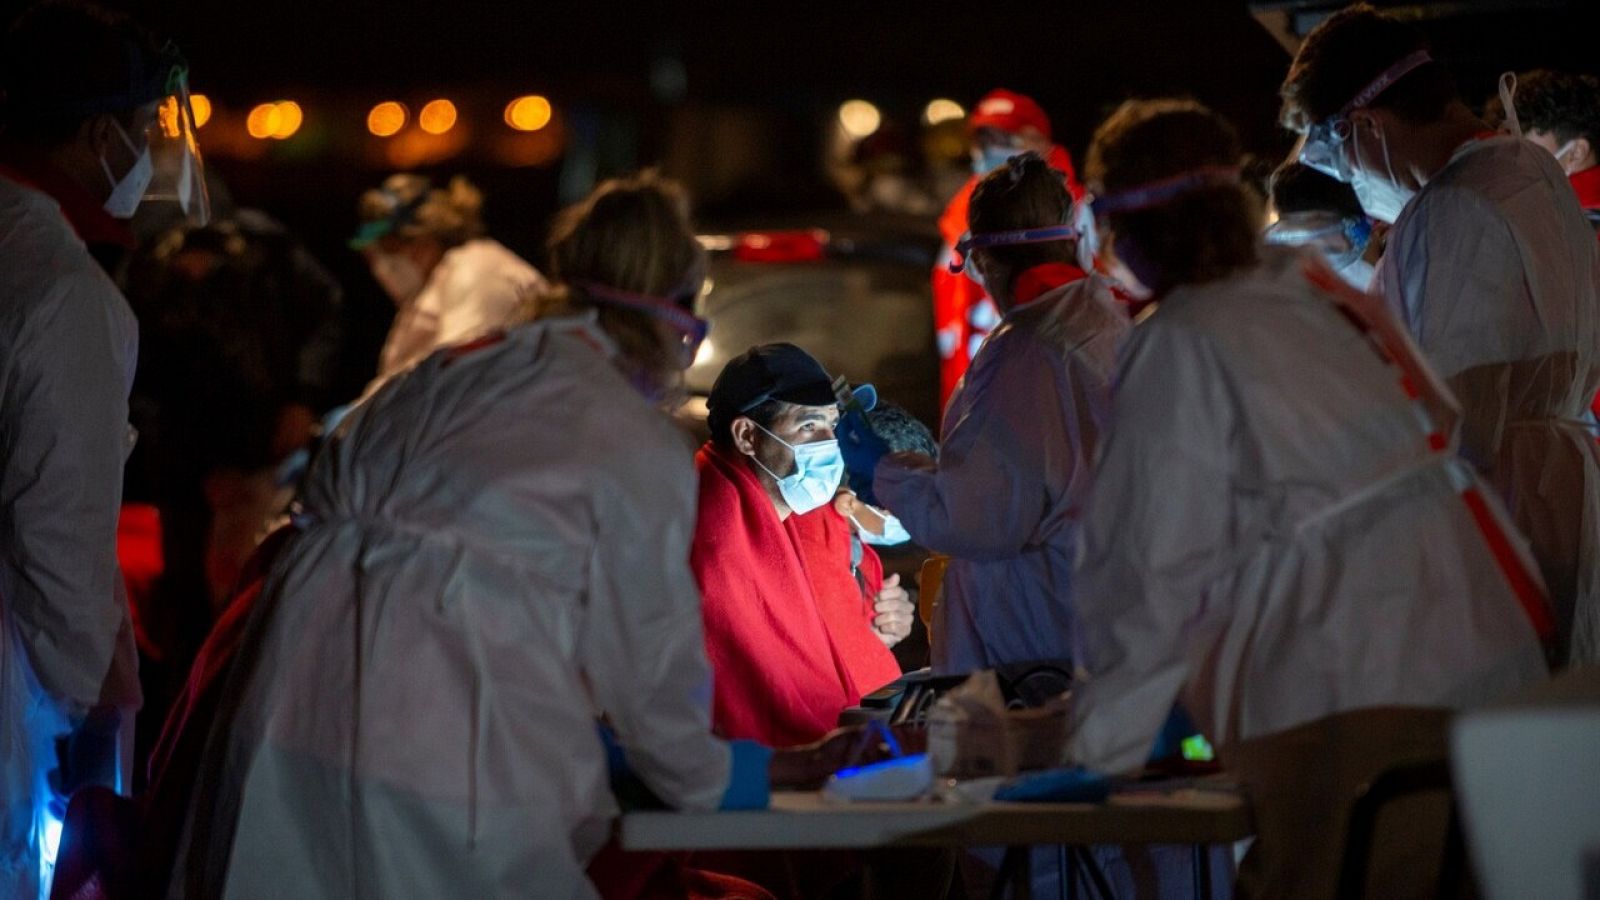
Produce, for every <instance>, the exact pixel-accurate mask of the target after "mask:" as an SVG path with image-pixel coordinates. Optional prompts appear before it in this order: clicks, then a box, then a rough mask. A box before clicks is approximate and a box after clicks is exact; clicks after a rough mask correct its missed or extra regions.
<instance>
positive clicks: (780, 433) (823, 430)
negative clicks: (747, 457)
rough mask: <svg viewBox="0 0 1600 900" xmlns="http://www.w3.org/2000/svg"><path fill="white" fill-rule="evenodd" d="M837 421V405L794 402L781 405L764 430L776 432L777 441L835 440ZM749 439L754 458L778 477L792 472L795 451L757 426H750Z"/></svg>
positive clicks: (801, 442)
mask: <svg viewBox="0 0 1600 900" xmlns="http://www.w3.org/2000/svg"><path fill="white" fill-rule="evenodd" d="M838 424H839V408H838V407H837V406H834V405H831V404H830V405H828V406H799V405H797V404H792V403H789V404H784V407H783V409H782V410H781V411H780V412H779V413H778V415H777V416H776V417H775V418H774V419H773V420H772V424H770V425H768V426H767V430H768V431H771V432H772V434H773V435H776V436H777V437H778V439H779V440H781V441H783V442H785V443H788V444H791V445H793V446H796V447H798V446H800V445H801V444H811V443H816V442H817V441H831V440H833V439H834V435H833V429H834V427H835V426H836V425H838ZM750 436H751V439H752V441H753V442H754V445H755V456H756V459H758V460H760V461H761V464H762V465H764V466H766V467H767V468H768V469H769V470H771V471H773V472H777V473H779V475H780V476H781V477H788V476H789V475H793V474H794V472H795V462H794V452H793V451H792V450H790V449H789V448H788V447H785V446H784V445H783V443H779V440H773V438H772V437H771V436H769V435H767V434H766V433H764V432H762V431H761V430H760V429H759V428H753V429H751V435H750Z"/></svg>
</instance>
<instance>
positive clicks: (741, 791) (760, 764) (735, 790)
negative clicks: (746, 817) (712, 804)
mask: <svg viewBox="0 0 1600 900" xmlns="http://www.w3.org/2000/svg"><path fill="white" fill-rule="evenodd" d="M728 749H729V750H731V751H733V759H732V762H733V765H731V766H729V767H728V789H727V790H726V791H724V792H723V793H722V804H721V805H720V807H719V808H720V809H724V810H735V809H766V808H767V804H768V803H769V802H770V801H771V800H772V782H771V780H770V779H769V777H768V775H767V768H768V766H770V765H771V763H772V750H771V748H769V747H763V746H761V745H760V744H758V743H756V742H755V741H729V742H728Z"/></svg>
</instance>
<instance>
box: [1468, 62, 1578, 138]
mask: <svg viewBox="0 0 1600 900" xmlns="http://www.w3.org/2000/svg"><path fill="white" fill-rule="evenodd" d="M1512 99H1513V102H1514V103H1515V104H1516V107H1517V118H1518V119H1519V120H1520V121H1521V122H1522V128H1523V130H1524V131H1543V132H1546V133H1548V134H1553V135H1555V138H1556V140H1557V141H1558V142H1560V143H1563V144H1564V143H1566V142H1567V141H1571V140H1576V139H1578V138H1584V139H1585V140H1587V141H1588V142H1589V145H1590V146H1591V147H1594V148H1595V149H1597V150H1600V78H1596V77H1595V76H1593V75H1580V74H1578V73H1576V72H1552V71H1551V70H1549V69H1535V70H1534V71H1532V72H1526V73H1523V74H1521V75H1518V76H1517V93H1516V96H1515V97H1514V98H1512ZM1489 114H1490V116H1491V117H1495V118H1496V119H1499V118H1503V117H1504V116H1505V110H1503V109H1502V108H1501V105H1500V97H1499V96H1498V95H1496V96H1495V97H1493V98H1492V99H1490V101H1489Z"/></svg>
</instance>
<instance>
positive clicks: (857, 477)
mask: <svg viewBox="0 0 1600 900" xmlns="http://www.w3.org/2000/svg"><path fill="white" fill-rule="evenodd" d="M833 433H834V436H835V437H837V438H838V439H839V455H841V456H843V457H844V467H845V471H846V472H848V473H849V475H850V489H851V490H852V491H855V492H856V496H857V497H860V498H861V499H862V500H863V501H865V502H867V503H870V504H872V505H873V506H877V505H878V501H877V498H876V497H874V496H873V494H872V473H873V472H874V471H876V470H877V468H878V460H880V459H883V457H884V456H885V455H887V454H888V453H889V445H888V444H886V443H884V440H883V438H881V437H878V433H877V432H876V431H873V430H872V426H871V425H869V424H867V422H866V420H865V419H863V418H862V417H861V414H860V413H855V412H847V413H845V414H844V415H843V416H841V417H840V418H839V425H838V427H836V428H834V430H833Z"/></svg>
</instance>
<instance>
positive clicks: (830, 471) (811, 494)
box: [750, 425, 844, 515]
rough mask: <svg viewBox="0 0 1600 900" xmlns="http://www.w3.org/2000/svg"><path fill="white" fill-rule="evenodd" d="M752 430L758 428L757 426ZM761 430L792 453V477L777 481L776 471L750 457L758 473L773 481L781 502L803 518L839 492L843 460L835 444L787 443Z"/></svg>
mask: <svg viewBox="0 0 1600 900" xmlns="http://www.w3.org/2000/svg"><path fill="white" fill-rule="evenodd" d="M756 427H757V428H761V426H760V425H756ZM761 430H762V431H765V432H766V433H767V436H768V437H771V438H772V439H773V440H775V441H777V442H778V443H780V444H782V445H784V446H785V447H788V448H789V452H790V453H793V454H794V474H792V475H787V476H784V477H781V478H780V477H779V476H778V473H777V472H774V471H772V470H771V469H769V468H767V467H766V466H764V465H761V460H759V459H756V457H755V456H751V457H750V458H751V459H753V460H755V464H756V465H758V466H761V471H763V472H766V473H767V474H768V475H771V476H772V477H773V478H775V479H777V482H778V493H779V494H782V495H783V502H784V503H787V504H788V505H789V508H790V509H792V510H794V511H795V512H796V513H797V514H799V515H805V514H806V513H808V512H811V511H812V510H814V509H817V508H818V507H820V506H822V505H823V504H825V503H828V502H829V501H831V500H833V495H834V494H836V493H838V492H839V485H840V484H841V483H842V482H843V481H844V457H843V456H842V455H840V453H839V442H838V441H813V442H811V443H809V444H791V443H789V442H788V441H786V440H784V439H783V438H781V437H778V436H777V435H775V434H773V433H772V432H770V431H767V429H765V428H761Z"/></svg>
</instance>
